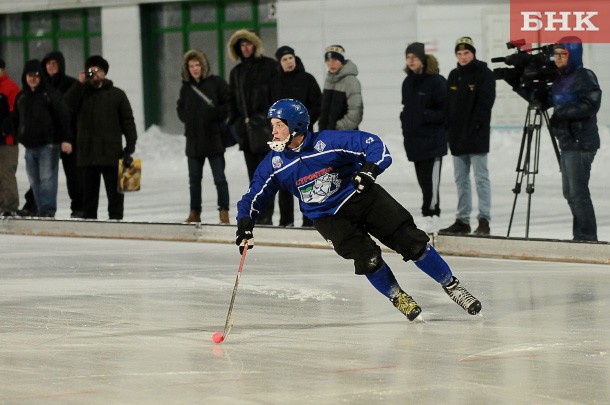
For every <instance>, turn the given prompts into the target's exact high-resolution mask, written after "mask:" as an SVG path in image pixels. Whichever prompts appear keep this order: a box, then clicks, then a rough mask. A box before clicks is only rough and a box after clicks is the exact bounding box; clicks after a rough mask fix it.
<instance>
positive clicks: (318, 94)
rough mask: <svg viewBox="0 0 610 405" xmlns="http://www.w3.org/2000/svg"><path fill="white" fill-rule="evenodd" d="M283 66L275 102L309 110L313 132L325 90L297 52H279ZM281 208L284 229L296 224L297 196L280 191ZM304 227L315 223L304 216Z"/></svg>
mask: <svg viewBox="0 0 610 405" xmlns="http://www.w3.org/2000/svg"><path fill="white" fill-rule="evenodd" d="M275 58H276V59H277V61H278V63H279V68H280V69H279V70H280V74H279V76H278V78H277V80H276V82H275V83H274V87H273V99H274V100H280V99H283V98H290V99H294V100H298V101H300V102H301V103H303V105H304V106H305V107H307V111H309V118H310V121H309V128H308V129H309V131H311V132H313V124H314V123H315V122H316V121H317V120H318V118H319V117H320V108H321V104H322V91H321V90H320V86H319V85H318V82H317V81H316V78H315V77H313V75H311V74H310V73H307V72H306V71H305V66H303V62H301V58H299V57H298V56H296V55H295V52H294V49H292V48H291V47H289V46H281V47H279V48H278V49H277V50H276V51H275ZM278 202H279V205H280V226H293V225H294V196H293V195H292V194H291V193H290V192H288V191H285V190H280V191H279V192H278ZM303 226H304V227H312V226H313V222H312V221H311V220H310V219H309V218H307V217H306V216H305V215H303Z"/></svg>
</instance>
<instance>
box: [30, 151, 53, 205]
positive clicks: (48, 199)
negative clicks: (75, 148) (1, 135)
mask: <svg viewBox="0 0 610 405" xmlns="http://www.w3.org/2000/svg"><path fill="white" fill-rule="evenodd" d="M25 170H26V172H27V174H28V180H29V182H30V187H31V188H32V191H33V192H34V199H35V200H36V206H37V207H38V215H40V216H51V217H54V216H55V211H57V177H58V171H59V145H55V144H49V145H44V146H39V147H37V148H26V149H25Z"/></svg>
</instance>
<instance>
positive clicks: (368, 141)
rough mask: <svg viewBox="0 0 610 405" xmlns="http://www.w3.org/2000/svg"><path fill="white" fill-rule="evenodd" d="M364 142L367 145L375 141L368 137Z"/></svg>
mask: <svg viewBox="0 0 610 405" xmlns="http://www.w3.org/2000/svg"><path fill="white" fill-rule="evenodd" d="M364 142H366V144H367V145H368V144H370V143H373V142H375V140H374V139H373V138H372V137H370V136H369V137H368V138H366V140H365V141H364Z"/></svg>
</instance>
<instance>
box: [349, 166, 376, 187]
mask: <svg viewBox="0 0 610 405" xmlns="http://www.w3.org/2000/svg"><path fill="white" fill-rule="evenodd" d="M378 174H379V166H377V165H376V164H375V163H373V162H365V163H364V164H363V165H362V166H361V167H360V170H358V171H357V172H356V174H355V175H354V178H353V179H352V184H353V185H354V188H356V191H357V192H359V193H365V192H366V191H368V189H369V188H371V186H372V185H373V183H375V180H376V179H377V175H378Z"/></svg>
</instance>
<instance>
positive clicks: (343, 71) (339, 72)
mask: <svg viewBox="0 0 610 405" xmlns="http://www.w3.org/2000/svg"><path fill="white" fill-rule="evenodd" d="M324 61H325V63H326V67H327V68H328V73H327V74H326V80H325V81H324V90H323V91H322V111H321V113H320V120H319V121H318V128H319V129H320V131H322V130H324V129H333V130H346V129H358V125H360V123H361V122H362V115H363V112H364V106H363V104H362V87H361V86H360V80H358V77H357V76H358V67H357V66H356V64H355V63H354V62H352V61H351V60H349V59H346V58H345V48H343V47H342V46H341V45H331V46H328V47H326V49H325V51H324Z"/></svg>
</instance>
